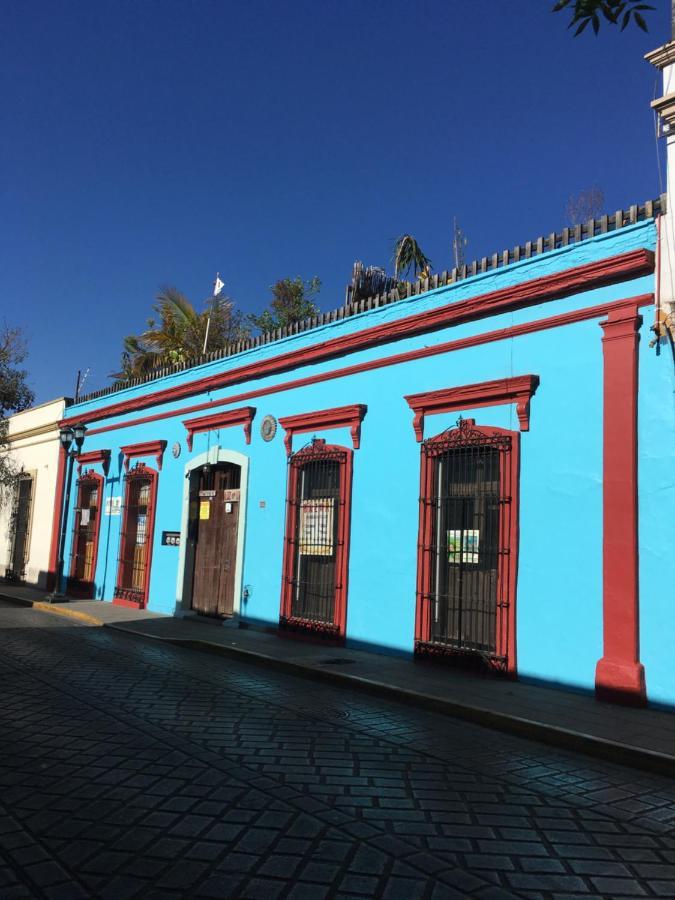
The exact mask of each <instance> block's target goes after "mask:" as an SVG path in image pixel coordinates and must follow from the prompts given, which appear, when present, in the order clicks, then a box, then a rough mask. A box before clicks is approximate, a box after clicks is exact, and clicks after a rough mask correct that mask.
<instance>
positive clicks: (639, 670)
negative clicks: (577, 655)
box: [595, 656, 647, 706]
mask: <svg viewBox="0 0 675 900" xmlns="http://www.w3.org/2000/svg"><path fill="white" fill-rule="evenodd" d="M595 696H596V697H597V699H598V700H604V701H606V702H608V703H621V704H623V705H624V706H646V705H647V688H646V685H645V668H644V666H643V665H642V663H639V662H636V663H626V662H619V661H615V660H611V659H605V657H604V656H603V658H602V659H600V660H598V664H597V666H596V669H595Z"/></svg>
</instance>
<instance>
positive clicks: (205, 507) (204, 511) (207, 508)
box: [199, 500, 211, 519]
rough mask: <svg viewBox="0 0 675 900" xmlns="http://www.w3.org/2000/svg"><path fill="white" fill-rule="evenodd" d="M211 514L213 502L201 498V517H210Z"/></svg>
mask: <svg viewBox="0 0 675 900" xmlns="http://www.w3.org/2000/svg"><path fill="white" fill-rule="evenodd" d="M210 515H211V503H210V501H209V500H201V501H200V503H199V518H200V519H208V518H209V516H210Z"/></svg>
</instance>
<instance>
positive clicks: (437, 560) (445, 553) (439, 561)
mask: <svg viewBox="0 0 675 900" xmlns="http://www.w3.org/2000/svg"><path fill="white" fill-rule="evenodd" d="M473 424H474V423H473V421H472V420H460V423H459V428H456V429H452V430H449V431H447V432H445V433H444V434H442V435H439V436H437V437H435V438H431V439H429V440H427V441H425V442H424V443H423V444H422V462H423V464H422V492H421V497H420V506H421V512H420V520H421V530H422V540H421V545H420V550H421V566H422V576H421V578H420V583H419V588H420V590H419V595H420V596H419V598H418V599H419V604H420V606H421V607H422V609H421V616H420V618H421V621H422V625H423V627H422V632H423V633H422V634H420V635H419V636H418V641H417V646H416V649H417V651H418V652H421V653H444V654H450V655H454V656H458V655H459V656H465V657H469V658H474V659H476V658H477V659H481V660H484V661H486V662H488V663H489V665H490V666H491V667H494V668H497V669H506V668H507V662H508V660H507V655H508V645H509V633H508V630H509V616H508V608H509V603H510V584H511V581H512V579H511V577H510V564H509V555H510V553H511V543H512V535H511V528H512V516H511V503H512V489H513V485H512V483H511V482H512V475H511V473H512V466H511V454H512V436H511V434H509V433H507V432H503V431H500V430H498V429H488V430H486V429H476V428H474V427H473Z"/></svg>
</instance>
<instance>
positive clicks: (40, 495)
mask: <svg viewBox="0 0 675 900" xmlns="http://www.w3.org/2000/svg"><path fill="white" fill-rule="evenodd" d="M65 405H66V401H65V399H64V398H63V397H61V398H59V399H58V400H53V401H51V402H49V403H43V404H42V405H40V406H36V407H33V408H32V409H27V410H25V411H24V412H21V413H16V414H15V415H13V416H10V417H9V419H8V424H9V436H8V437H9V448H8V449H7V450H6V451H4V452H5V453H6V454H7V455H9V456H10V457H11V459H12V461H13V462H14V464H15V465H16V467H17V468H19V469H21V468H23V470H24V472H27V473H29V474H31V475H32V476H33V479H34V481H33V500H32V513H31V529H30V536H29V550H28V560H27V564H26V574H25V583H26V584H30V585H36V586H38V587H40V588H45V587H46V586H47V585H46V577H47V572H48V569H49V550H50V544H51V535H52V522H53V517H54V502H55V495H56V473H57V468H58V455H59V428H58V421H59V419H61V418H63V411H64V409H65ZM10 514H11V503H7V502H6V503H4V504H3V505H2V506H1V507H0V578H2V577H4V575H5V569H6V568H7V567H8V566H9V565H10V553H11V535H10V527H9V525H10Z"/></svg>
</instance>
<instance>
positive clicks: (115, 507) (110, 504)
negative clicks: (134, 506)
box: [105, 497, 122, 516]
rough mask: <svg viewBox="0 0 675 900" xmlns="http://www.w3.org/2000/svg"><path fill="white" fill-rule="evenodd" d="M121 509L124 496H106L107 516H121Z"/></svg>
mask: <svg viewBox="0 0 675 900" xmlns="http://www.w3.org/2000/svg"><path fill="white" fill-rule="evenodd" d="M121 509H122V498H121V497H106V498H105V514H106V516H119V514H120V510H121Z"/></svg>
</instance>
